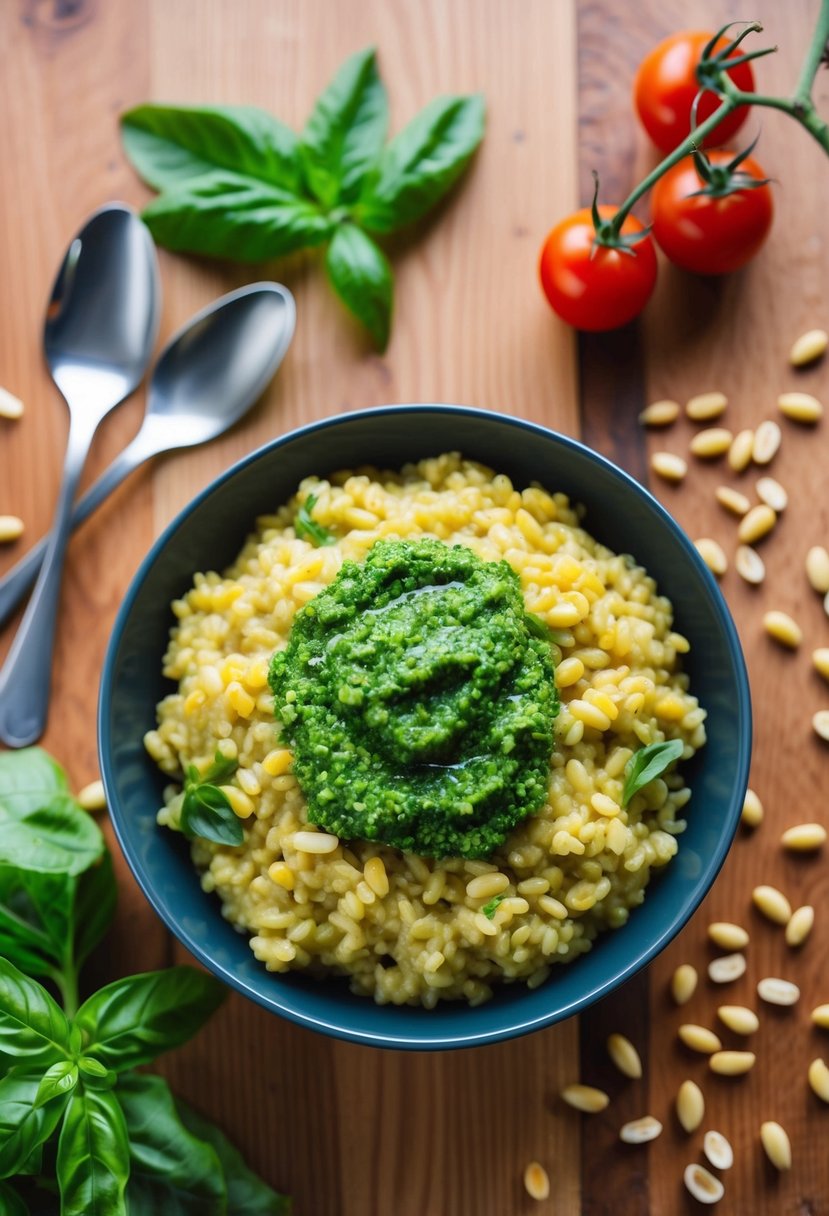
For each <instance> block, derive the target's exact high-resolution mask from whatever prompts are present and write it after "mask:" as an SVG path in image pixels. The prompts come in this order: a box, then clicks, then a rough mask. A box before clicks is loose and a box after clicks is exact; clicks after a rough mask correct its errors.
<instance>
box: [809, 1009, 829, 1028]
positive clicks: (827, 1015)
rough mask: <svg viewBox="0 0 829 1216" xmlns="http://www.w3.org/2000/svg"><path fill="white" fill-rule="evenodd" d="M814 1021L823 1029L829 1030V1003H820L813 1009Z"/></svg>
mask: <svg viewBox="0 0 829 1216" xmlns="http://www.w3.org/2000/svg"><path fill="white" fill-rule="evenodd" d="M812 1021H813V1022H814V1024H815V1026H820V1027H821V1029H822V1030H829V1005H818V1006H817V1007H816V1008H815V1009H813V1010H812Z"/></svg>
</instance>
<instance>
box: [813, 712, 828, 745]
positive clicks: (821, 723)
mask: <svg viewBox="0 0 829 1216" xmlns="http://www.w3.org/2000/svg"><path fill="white" fill-rule="evenodd" d="M812 726H813V727H814V728H815V733H816V734H818V735H820V737H821V739H825V740H826V742H827V743H829V709H819V710H818V711H817V713H816V714H814V715H813V717H812Z"/></svg>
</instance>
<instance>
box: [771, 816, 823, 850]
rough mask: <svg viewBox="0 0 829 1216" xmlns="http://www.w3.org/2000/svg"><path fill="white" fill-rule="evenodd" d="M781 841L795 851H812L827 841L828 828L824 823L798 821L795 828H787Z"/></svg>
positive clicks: (787, 847)
mask: <svg viewBox="0 0 829 1216" xmlns="http://www.w3.org/2000/svg"><path fill="white" fill-rule="evenodd" d="M780 843H781V844H782V846H783V848H784V849H791V850H792V852H794V853H811V852H812V850H813V849H819V848H820V846H821V845H822V844H825V843H826V828H825V827H824V826H823V824H822V823H797V824H795V826H794V827H793V828H786V830H785V832H784V833H783V835H782V836H781V837H780Z"/></svg>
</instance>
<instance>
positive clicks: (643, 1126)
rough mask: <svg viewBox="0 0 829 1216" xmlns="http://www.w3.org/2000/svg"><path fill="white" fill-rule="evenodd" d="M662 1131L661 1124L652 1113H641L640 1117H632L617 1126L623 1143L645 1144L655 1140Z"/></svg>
mask: <svg viewBox="0 0 829 1216" xmlns="http://www.w3.org/2000/svg"><path fill="white" fill-rule="evenodd" d="M661 1131H662V1124H661V1123H660V1122H659V1120H658V1119H655V1118H654V1117H653V1115H643V1116H642V1118H641V1119H632V1120H631V1121H630V1123H624V1124H623V1125H622V1126H621V1127H620V1128H619V1139H620V1140H623V1141H624V1142H625V1144H646V1143H647V1142H648V1140H655V1139H656V1137H657V1136H658V1135H660V1133H661Z"/></svg>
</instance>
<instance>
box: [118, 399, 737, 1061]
mask: <svg viewBox="0 0 829 1216" xmlns="http://www.w3.org/2000/svg"><path fill="white" fill-rule="evenodd" d="M413 413H427V414H429V413H435V414H436V413H441V414H447V413H448V414H460V415H464V416H466V417H470V418H472V419H479V420H481V421H482V422H485V423H486V422H487V421H497V422H500V423H505V424H507V425H509V426H514V427H517V428H519V429H523V430H527V431H530V432H531V433H533V434H536V435H539V436H540V437H542V438H544V439H545V440H550V439H552V440H554V441H555V442H556V443H558V444H560V445H561V446H563V447H564V448H565V449H569V450H570V451H572V452H574V453H578V454H579V455H580V456H582V457H586V458H587V459H588V460H589V461H590V462H592V463H594V464H596V465H597V466H599V467H601V468H602V469H604V470H605V471H606V472H609V473H610V474H611V475H612V476H614V477H616V478H617V479H619V480H621V481H622V482H623V483H624V484H625V485H626V486H627V488H628V489H629V490H630V491H632V492H633V493H634V494H636V495H638V496H640V497H642V498H644V499H645V500H646V502H647V503H648V505H649V506H650V507H651V509H652V510H653V511H654V513H655V514H656V515H657V517H658V518H659V520H660V522H661V523H662V524H663V525H664V526H665V527H666V528H667V530H668V531H669V532H670V533H671V534H672V537H673V539H674V541H675V542H677V544H678V546H679V548H680V550H681V551H683V552H684V555H685V557H686V558H687V559H688V560H689V561H690V562H691V563H692V564H693V565H694V566H695V567H696V568H697V571H698V572H699V573H700V574H701V575H702V580H701V584H702V586H703V587H704V588H705V590H706V593H707V595H708V598H709V600H710V603H711V607H712V608H713V610H714V614H715V616H716V618H717V621H718V624H719V625H720V627H721V628H722V630H723V632H724V634H725V637H726V640H727V643H728V648H729V652H730V654H731V656H732V658H733V662H734V676H735V680H736V685H737V689H736V691H737V699H736V705H735V719H736V721H737V723H738V724H741V725H742V729H739V730H738V737H737V758H736V759H737V763H736V780H735V782H734V790H735V791H738V790H742V791H745V788H746V786H747V784H748V774H749V765H750V759H751V748H752V710H751V694H750V688H749V680H748V671H747V668H746V662H745V656H744V654H743V649H742V645H741V643H740V639H739V635H738V633H737V628H736V625H735V623H734V620H733V617H732V615H731V612H730V610H729V608H728V605H727V603H726V601H725V597H724V596H723V593H722V591H721V590H720V587H719V586H718V584H717V582H716V580H715V578H714V576H713V574H712V573H711V571H710V570H709V569H708V567H707V566H706V564H705V562H704V561H703V560H702V557H701V556H700V554H699V552H698V551H697V549H696V547H695V545H694V544H693V542H692V540H691V539H690V537H689V536H688V534H687V533H686V532H685V531H684V529H683V528H681V527H680V525H679V524H678V523H677V521H676V520H675V519H674V518H673V516H672V515H671V514H670V512H669V511H668V510H667V509H666V508H665V507H664V506H663V505H662V503H660V502H659V500H658V499H657V498H656V497H655V496H654V495H653V494H651V492H650V491H649V490H648V489H647V488H646V487H645V486H643V485H641V484H640V483H639V482H638V481H637V480H636V479H635V478H634V477H633V476H631V474H630V473H628V472H626V471H625V470H624V469H622V468H620V466H619V465H617V464H615V463H614V462H613V461H612V460H609V459H608V458H607V457H606V456H603V455H602V454H601V453H599V452H596V451H594V449H593V448H591V447H589V446H588V445H587V444H585V443H582V442H581V441H580V440H578V439H574V438H572V437H571V436H569V435H564V434H562V433H561V432H559V431H554V430H552V428H550V427H546V426H544V425H542V424H541V423H537V422H532V421H530V420H529V419H526V418H520V417H516V416H514V415H511V414H504V413H501V412H499V411H496V410H489V409H481V408H478V407H473V406H466V405H456V404H452V403H442V402H424V403H418V402H406V403H403V404H399V405H381V406H374V407H372V408H370V409H363V410H353V411H347V412H341V413H337V414H334V415H330V416H328V417H326V418H321V419H317V420H316V421H314V422H310V423H306V424H304V425H303V426H299V427H295V428H293V429H292V430H290V431H287V432H285V434H283V435H279V436H277V437H276V438H275V439H271V440H269V441H268V442H266V443H264V444H262V445H260V446H259V447H257V448H255V449H253V451H251V452H248V453H247V454H246V455H245V456H243V457H241V459H239V460H237V461H236V462H234V463H233V464H232V465H230V466H229V467H228V468H227V469H224V470H223V471H222V472H221V473H220V474H218V476H216V477H214V478H212V479H211V480H210V482H208V484H207V485H206V486H205V487H204V488H203V489H202V490H200V491H199V492H198V493H197V494H196V495H195V496H194V497H193V498H192V499H191V500H190V501H189V502H188V503H186V504H185V506H184V507H182V508H181V510H179V511H178V512H177V513H176V515H175V516H174V518H173V519H172V520H171V521H170V523H169V524H167V526H166V527H165V528H164V530H163V531H162V532H161V534H160V535H159V536H158V537H157V539H156V540H155V541H154V542H153V544H152V545H151V547H150V549H149V551H148V552H147V554H146V556H145V557H144V558H143V559H142V561H141V563H140V564H139V566H138V568H137V569H136V571H135V573H134V574H133V576H132V579H131V581H130V585H129V587H128V589H127V592H126V594H125V596H124V598H123V600H122V602H121V605H120V607H119V609H118V613H117V615H116V617H115V621H114V624H113V626H112V631H111V634H110V638H109V642H108V644H107V650H106V655H105V658H104V665H103V669H102V673H101V680H100V690H99V697H98V714H97V726H98V760H99V764H100V770H101V777H102V780H103V784H104V789H105V792H106V796H107V805H108V806H109V808H110V821H111V823H112V827H113V830H114V832H115V836H116V839H117V841H118V845H119V847H120V849H121V852H122V853H123V855H124V858H125V859H126V862H127V865H128V866H129V868H130V871H131V872H132V875H133V877H134V878H135V880H136V882H137V884H138V886H139V888H140V889H141V892H142V894H143V895H144V897H145V898H146V899H147V901H148V902H149V904H150V906H151V907H152V908H153V910H154V911H155V913H156V915H157V916H159V917H160V918H161V920H162V921H163V923H164V924H165V925H166V927H167V929H168V930H169V931H170V932H171V933H172V934H173V936H174V937H176V938H177V939H178V941H180V942H181V944H182V945H183V946H185V948H186V949H187V950H188V951H189V952H190V953H191V954H192V955H193V956H194V957H195V958H196V959H197V960H198V961H199V962H200V963H201V964H202V965H203V966H204V967H206V968H207V969H208V970H209V971H211V972H212V973H213V974H214V975H216V976H217V977H218V978H219V979H221V980H222V981H223V982H224V983H226V984H227V985H228V986H229V987H231V988H232V989H234V990H235V991H236V992H239V993H241V994H242V995H243V996H246V997H248V998H249V999H251V1000H253V1001H255V1003H256V1004H258V1005H260V1006H262V1007H263V1008H264V1009H268V1010H269V1011H270V1012H272V1013H273V1012H275V1013H278V1014H279V1015H280V1016H282V1017H285V1018H287V1019H288V1020H289V1021H291V1022H293V1023H294V1024H295V1025H298V1026H302V1027H305V1028H306V1029H310V1030H316V1031H319V1032H321V1033H323V1034H326V1035H328V1036H331V1037H333V1038H337V1039H341V1040H345V1041H347V1042H351V1043H358V1044H361V1045H363V1046H370V1047H381V1048H388V1049H394V1050H415V1051H437V1050H445V1049H447V1050H448V1049H458V1048H466V1047H478V1046H483V1045H486V1044H488V1043H496V1042H501V1041H506V1040H508V1039H512V1038H517V1037H519V1036H521V1035H524V1034H528V1033H531V1032H533V1031H535V1030H540V1029H542V1028H543V1027H545V1026H550V1025H553V1024H555V1023H556V1022H561V1021H564V1020H565V1019H567V1018H569V1017H572V1016H573V1014H576V1013H579V1012H580V1011H582V1010H584V1009H587V1008H589V1007H590V1006H592V1005H594V1004H596V1003H597V1002H598V1001H600V1000H601V999H602V998H604V997H606V996H608V995H609V994H610V993H611V992H613V991H615V990H616V989H617V988H620V987H622V985H624V984H625V983H626V982H627V981H628V980H629V979H631V978H632V977H633V976H634V975H635V974H636V973H637V972H639V971H641V970H642V969H643V968H644V967H646V966H647V965H648V964H649V963H650V962H652V961H653V959H654V958H655V957H656V956H657V955H658V954H659V953H661V951H662V950H663V949H664V948H665V947H666V946H667V945H668V944H669V942H670V941H672V940H673V938H675V937H676V936H678V934H679V933H680V932H681V930H682V929H683V928H684V927H685V925H686V924H687V923H688V921H689V920H690V919H691V917H692V916H693V915H694V913H695V912H696V910H697V909H698V907H699V906H700V904H701V903H702V901H703V899H704V898H705V897H706V895H707V894H708V892H709V891H710V890H711V887H712V886H713V884H714V882H715V880H716V878H717V875H718V874H719V872H720V870H721V868H722V866H723V863H724V861H725V859H726V856H727V855H728V852H729V850H730V848H731V845H732V843H733V840H734V836H735V835H736V831H737V827H738V825H739V810H740V806H739V805H738V804H737V803H736V802H735V803H734V805H733V806H732V807H731V822H729V821H728V818H725V819H724V820H723V827H724V828H725V830H724V831H723V832H722V834H721V835H720V837H719V839H718V841H717V846H716V849H715V850H714V852H713V854H712V855H711V856H710V857H709V858H708V859H707V861H706V867H705V881H704V882H701V883H700V885H699V887H698V889H697V890H696V891H695V893H694V896H693V897H692V898H691V900H690V901H689V903H688V906H687V907H686V909H685V910H684V911H683V912H682V914H681V915H680V917H679V919H678V920H677V919H676V918H672V919H671V920H670V921H669V922H668V923H667V925H666V927H665V929H663V930H662V931H661V932H660V933H658V935H657V936H656V937H655V938H654V940H653V941H652V942H651V943H650V945H649V946H648V947H647V949H645V950H643V951H641V952H640V953H637V954H636V955H635V956H634V957H633V958H632V959H631V960H630V961H629V963H628V964H627V965H626V966H623V967H621V968H619V967H617V968H616V969H615V970H614V971H613V972H612V974H611V975H609V976H608V977H607V978H606V979H604V980H602V982H600V983H597V984H593V986H592V987H591V988H590V989H589V990H587V991H585V992H584V993H583V994H582V995H580V996H579V997H578V998H576V999H574V1000H571V1001H569V1002H568V1003H567V1004H566V1005H564V1006H563V1007H558V1008H556V1009H553V1010H550V1011H548V1012H545V1013H542V1014H540V1015H537V1016H533V1017H526V1016H523V1017H522V1016H521V1014H520V1012H519V1013H518V1014H517V1016H516V1017H515V1019H514V1021H513V1022H512V1024H511V1025H510V1026H509V1028H506V1029H505V1028H504V1027H495V1028H493V1029H489V1030H478V1031H476V1030H470V1031H464V1032H463V1033H461V1034H457V1035H451V1034H447V1033H445V1032H443V1033H440V1034H434V1035H429V1034H424V1035H422V1036H420V1035H419V1036H418V1037H417V1038H415V1037H413V1036H412V1035H410V1034H405V1033H403V1034H400V1033H398V1034H395V1032H394V1030H393V1029H390V1030H389V1031H388V1032H386V1031H384V1032H383V1033H378V1032H373V1031H369V1030H364V1029H354V1028H352V1027H350V1026H348V1025H342V1024H341V1023H340V1022H339V1021H338V1020H337V1018H336V1017H331V1018H328V1017H325V1018H323V1017H321V1016H320V1015H319V1014H318V1013H315V1014H313V1015H311V1014H308V1013H305V1012H303V1011H302V1010H298V1009H296V1008H294V1007H293V1005H292V1002H291V996H290V989H288V990H287V991H286V992H280V991H279V989H278V987H277V986H276V985H275V986H274V990H273V992H269V993H267V994H266V993H264V992H263V991H260V990H259V989H258V988H256V987H253V986H251V985H250V984H248V983H247V982H246V981H245V980H244V979H242V978H240V977H239V976H237V975H236V974H235V973H234V971H233V970H231V969H230V968H228V967H226V966H225V965H223V964H222V963H220V962H218V961H216V960H215V959H214V958H213V957H212V955H211V953H210V951H209V950H206V949H205V948H204V947H203V946H202V945H201V944H200V942H199V941H198V940H196V939H195V937H194V936H193V935H192V934H191V933H189V932H188V930H187V929H186V928H185V927H184V926H183V925H181V924H180V923H178V922H177V921H176V920H175V918H174V917H173V916H172V915H169V914H168V912H167V910H166V908H164V907H163V906H162V905H161V904H160V903H159V902H158V901H157V900H156V898H155V895H154V885H153V882H152V878H151V875H150V874H149V873H148V872H147V871H146V870H145V868H144V866H143V865H142V864H141V863H140V862H139V860H138V859H137V858H136V857H135V856H134V854H133V851H132V849H131V847H130V846H129V845H128V843H127V836H126V830H125V828H124V827H123V826H122V822H121V814H122V812H121V808H120V806H119V804H118V799H117V797H116V796H115V794H116V791H117V785H116V780H115V771H114V770H115V765H114V761H113V754H112V748H111V735H110V714H109V705H110V700H111V695H112V684H113V676H114V669H115V660H116V656H117V653H118V650H119V648H120V643H121V637H122V634H123V632H124V628H125V626H126V623H127V620H128V618H129V616H130V613H131V611H132V607H133V604H134V602H135V600H136V598H137V597H138V594H139V592H140V590H141V588H142V586H143V583H144V581H145V579H146V577H147V575H148V573H149V571H150V569H151V568H152V566H153V565H154V563H155V561H156V560H157V558H158V557H159V555H160V553H161V552H162V551H163V550H164V548H165V547H166V545H167V544H168V542H169V541H170V540H171V538H172V537H173V536H174V534H175V533H176V532H177V531H178V529H179V528H180V526H181V525H182V523H183V522H184V521H185V520H186V519H187V517H188V516H189V515H191V514H192V512H193V511H195V510H196V509H197V508H198V507H199V506H200V505H201V504H202V503H203V502H204V501H205V500H206V499H207V498H209V497H210V496H211V495H212V494H213V493H215V491H216V490H218V489H219V488H220V487H221V486H222V485H224V484H225V483H226V482H227V481H229V480H231V478H234V477H236V476H238V475H239V474H240V473H241V472H242V471H243V470H244V469H246V468H247V467H249V466H250V465H252V464H254V463H256V462H257V461H258V460H260V459H262V458H263V457H265V456H266V455H268V454H270V453H271V452H273V451H276V450H278V449H279V448H281V447H284V446H286V445H288V444H289V443H291V442H293V441H294V440H296V439H298V438H300V437H302V436H305V435H308V434H310V433H312V432H314V431H323V430H328V429H330V428H335V427H337V426H338V425H342V424H343V423H344V422H349V421H352V420H355V419H366V418H382V417H389V416H393V415H398V414H413ZM472 458H474V456H473V457H472ZM216 914H217V915H221V913H220V911H219V910H218V909H217V910H216ZM263 974H265V972H264V966H263ZM364 999H366V1000H368V999H369V998H367V997H366V998H364ZM516 1009H517V1010H520V1002H519V1003H518V1004H517V1005H516Z"/></svg>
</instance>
